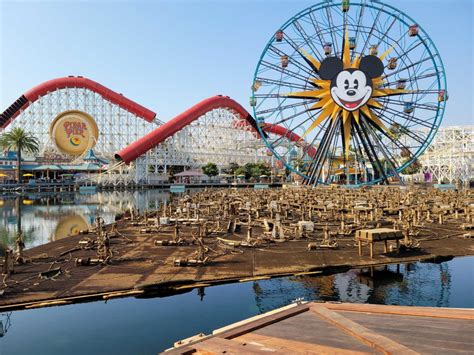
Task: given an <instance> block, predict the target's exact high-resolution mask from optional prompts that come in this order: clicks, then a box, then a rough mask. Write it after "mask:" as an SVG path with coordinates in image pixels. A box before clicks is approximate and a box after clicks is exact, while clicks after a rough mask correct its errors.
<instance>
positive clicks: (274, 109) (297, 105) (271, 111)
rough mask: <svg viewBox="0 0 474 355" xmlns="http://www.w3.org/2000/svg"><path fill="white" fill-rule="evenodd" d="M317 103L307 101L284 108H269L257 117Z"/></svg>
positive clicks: (258, 112)
mask: <svg viewBox="0 0 474 355" xmlns="http://www.w3.org/2000/svg"><path fill="white" fill-rule="evenodd" d="M315 101H316V100H306V101H302V102H296V103H294V104H290V105H284V106H278V107H274V108H269V109H266V110H261V111H257V115H264V114H266V113H274V112H276V111H284V110H286V109H290V108H295V107H299V106H304V105H307V104H310V103H314V102H315Z"/></svg>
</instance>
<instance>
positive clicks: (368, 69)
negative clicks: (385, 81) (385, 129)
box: [319, 55, 384, 111]
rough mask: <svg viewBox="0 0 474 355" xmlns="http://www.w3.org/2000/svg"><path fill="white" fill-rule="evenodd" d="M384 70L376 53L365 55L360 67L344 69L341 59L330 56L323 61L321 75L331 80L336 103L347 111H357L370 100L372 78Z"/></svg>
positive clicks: (324, 78) (322, 77)
mask: <svg viewBox="0 0 474 355" xmlns="http://www.w3.org/2000/svg"><path fill="white" fill-rule="evenodd" d="M383 71H384V65H383V63H382V61H381V60H380V58H378V57H376V56H374V55H368V56H365V57H363V58H362V59H361V60H360V65H359V68H358V69H356V68H350V69H344V65H343V63H342V60H341V59H339V58H337V57H328V58H326V59H324V60H323V61H322V62H321V66H320V68H319V76H320V77H321V79H323V80H331V87H330V89H331V97H332V99H333V100H334V102H335V103H336V104H338V105H339V106H340V107H342V108H343V109H345V110H347V111H355V110H357V109H359V108H360V107H362V106H364V105H365V104H366V103H367V101H369V99H370V97H371V96H372V91H373V86H372V79H374V78H377V77H379V76H381V75H382V74H383Z"/></svg>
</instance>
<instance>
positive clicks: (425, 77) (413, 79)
mask: <svg viewBox="0 0 474 355" xmlns="http://www.w3.org/2000/svg"><path fill="white" fill-rule="evenodd" d="M434 76H437V73H436V72H433V73H429V74H423V75H418V76H413V77H410V78H407V79H404V80H405V81H406V82H413V81H417V80H421V79H427V78H431V77H434ZM398 82H399V80H397V81H390V82H387V83H384V84H382V86H381V88H386V87H389V86H390V85H394V84H397V83H398ZM412 92H413V90H410V92H409V93H412ZM416 92H418V91H416Z"/></svg>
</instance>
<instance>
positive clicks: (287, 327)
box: [164, 302, 474, 355]
mask: <svg viewBox="0 0 474 355" xmlns="http://www.w3.org/2000/svg"><path fill="white" fill-rule="evenodd" d="M473 352H474V309H460V308H435V307H407V306H385V305H371V304H349V303H316V302H310V303H299V304H292V305H289V306H286V307H283V308H280V309H277V310H274V311H271V312H268V313H265V314H263V315H260V316H256V317H253V318H250V319H247V320H244V321H242V322H239V323H235V324H232V325H230V326H227V327H225V328H221V329H217V330H215V331H214V332H213V334H212V335H209V336H205V335H203V334H200V335H196V336H195V337H191V338H188V339H185V340H182V341H179V342H177V343H175V347H174V348H173V349H169V350H167V351H165V352H164V353H165V354H167V355H175V354H191V353H192V354H201V355H204V354H206V355H211V354H223V353H225V354H227V355H229V354H268V353H272V354H374V353H375V354H377V353H383V354H433V353H437V354H455V353H459V354H472V353H473Z"/></svg>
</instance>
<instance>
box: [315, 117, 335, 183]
mask: <svg viewBox="0 0 474 355" xmlns="http://www.w3.org/2000/svg"><path fill="white" fill-rule="evenodd" d="M338 128H339V125H338V124H337V123H336V121H332V122H331V124H330V126H329V129H327V130H326V132H325V135H324V136H323V139H322V140H321V142H320V144H319V146H318V151H317V153H316V154H317V157H316V159H315V160H314V169H313V171H312V175H311V180H312V183H313V186H316V185H317V184H318V181H319V177H320V175H321V171H322V169H323V165H324V162H325V161H326V158H327V154H328V150H329V147H330V144H329V143H330V142H331V141H332V140H333V138H334V135H336V131H337V130H338ZM318 153H319V154H318ZM311 180H310V181H311Z"/></svg>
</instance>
